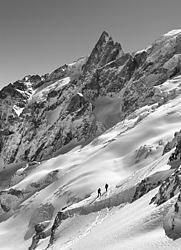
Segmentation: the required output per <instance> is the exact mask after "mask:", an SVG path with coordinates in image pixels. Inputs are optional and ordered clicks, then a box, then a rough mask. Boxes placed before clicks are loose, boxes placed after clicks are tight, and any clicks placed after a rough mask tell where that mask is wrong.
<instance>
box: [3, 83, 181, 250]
mask: <svg viewBox="0 0 181 250" xmlns="http://www.w3.org/2000/svg"><path fill="white" fill-rule="evenodd" d="M175 80H176V79H175ZM65 82H66V83H68V78H67V79H66V80H65V79H64V80H63V83H65ZM55 84H57V83H55ZM169 84H170V85H169ZM57 85H58V84H57ZM60 85H61V83H60ZM174 86H175V88H176V89H178V88H179V84H177V82H176V84H175V85H174ZM49 87H50V86H48V87H47V88H49ZM57 87H59V86H57ZM159 88H160V89H161V90H162V91H166V92H167V91H170V89H172V88H173V81H168V82H166V83H165V85H164V84H163V85H162V86H159ZM47 91H48V89H47ZM176 92H177V91H176ZM37 94H38V93H37ZM177 94H178V95H176V98H174V99H172V100H170V101H169V102H167V103H166V104H164V105H162V106H159V105H157V104H154V105H151V106H145V107H142V108H140V109H138V110H137V111H136V112H134V113H133V114H131V115H130V116H129V117H128V118H127V119H126V120H124V121H122V122H120V123H118V124H117V125H115V126H114V127H113V128H111V129H109V130H107V131H106V132H105V133H104V134H102V135H101V136H99V137H98V138H96V139H95V140H93V141H92V142H91V143H90V144H88V145H87V146H85V147H82V148H81V147H80V146H79V147H76V148H74V149H73V150H71V151H69V152H68V153H66V154H64V155H60V156H58V157H56V158H52V159H50V160H48V161H45V162H42V163H41V164H37V165H36V166H35V167H28V166H26V168H22V167H21V168H20V170H19V171H17V172H16V174H15V175H14V186H12V187H11V188H16V189H20V190H23V191H24V193H27V194H31V195H30V197H29V198H28V199H26V200H25V201H24V202H23V203H22V204H21V205H20V206H19V207H18V209H17V210H16V212H15V215H14V216H12V217H10V218H9V219H8V220H6V221H3V222H1V223H0V249H1V250H14V249H18V250H25V249H28V247H29V246H30V245H31V237H32V235H33V233H34V231H33V226H34V224H36V223H38V222H42V221H47V220H49V219H50V220H52V221H53V219H54V218H55V216H56V213H57V212H58V211H59V210H61V209H62V208H63V207H65V206H68V207H67V208H66V209H65V210H64V211H65V212H67V213H70V215H73V216H71V217H70V218H68V219H66V220H65V221H63V222H62V224H61V225H60V226H59V228H58V230H57V231H56V235H55V236H56V238H55V242H54V245H53V246H52V247H50V248H49V249H52V250H66V249H67V250H69V249H72V250H81V249H84V250H85V249H86V250H89V249H90V250H92V249H96V250H102V249H105V250H112V249H113V250H114V249H115V250H118V249H119V250H128V249H129V250H162V249H163V250H179V249H181V239H178V240H176V241H172V240H171V239H169V238H168V237H167V236H166V235H165V233H164V230H163V227H162V223H163V216H165V214H166V213H167V211H168V209H169V208H171V206H172V205H173V204H174V202H175V200H176V198H175V197H173V198H172V199H170V200H168V201H167V202H165V203H164V204H162V205H161V206H158V207H156V206H155V205H154V204H152V205H149V202H150V200H151V198H152V197H153V196H154V195H155V194H156V193H157V192H158V188H156V189H153V190H152V191H150V192H149V193H147V194H146V195H144V196H143V197H141V198H139V199H138V200H136V201H135V202H133V203H130V204H129V203H128V202H129V201H131V199H132V197H133V194H134V191H135V189H134V187H135V185H136V184H138V183H139V182H140V181H141V180H142V179H144V178H145V177H147V176H149V175H153V174H155V175H154V176H152V179H154V178H156V177H155V176H157V177H158V175H156V173H157V172H159V174H160V173H161V172H160V171H163V170H168V169H169V166H168V165H167V162H168V158H169V156H170V152H169V153H167V154H165V155H164V156H162V152H163V148H164V145H165V144H166V143H167V141H168V140H171V139H172V138H173V134H174V133H175V132H176V131H179V130H180V121H181V102H180V92H179V91H178V92H177ZM42 95H43V93H42ZM104 101H106V103H107V102H109V101H110V100H104ZM99 105H101V103H99ZM57 112H58V111H57ZM97 115H99V112H98V111H97ZM105 115H107V114H106V111H105ZM51 119H55V117H53V118H50V122H51ZM101 119H105V118H104V117H103V116H102V117H101ZM54 170H57V176H56V178H54V179H53V178H52V177H51V175H50V174H51V173H52V171H54ZM19 176H21V178H20V177H19ZM16 177H17V179H16ZM32 183H33V184H34V185H32ZM105 183H108V184H109V192H108V193H105V191H104V185H105ZM35 184H36V185H35ZM36 186H38V187H40V188H39V189H38V190H37V189H36ZM41 187H42V188H41ZM99 187H101V189H102V196H101V198H97V188H99ZM10 202H14V201H10ZM47 204H52V206H53V207H54V211H53V214H52V213H50V211H49V210H45V211H44V210H43V209H45V207H46V206H47ZM42 211H44V212H42ZM81 211H85V214H81V213H82V212H81ZM48 241H49V237H48V238H46V239H44V240H41V241H40V242H39V245H38V247H37V249H38V250H44V249H46V247H47V245H48Z"/></svg>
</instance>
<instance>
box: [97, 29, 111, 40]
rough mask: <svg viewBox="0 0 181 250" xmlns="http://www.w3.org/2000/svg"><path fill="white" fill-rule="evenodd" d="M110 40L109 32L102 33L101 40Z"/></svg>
mask: <svg viewBox="0 0 181 250" xmlns="http://www.w3.org/2000/svg"><path fill="white" fill-rule="evenodd" d="M109 38H110V35H109V34H108V33H107V31H105V30H104V31H103V32H102V34H101V36H100V38H99V40H103V39H104V40H108V39H109Z"/></svg>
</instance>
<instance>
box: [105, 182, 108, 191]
mask: <svg viewBox="0 0 181 250" xmlns="http://www.w3.org/2000/svg"><path fill="white" fill-rule="evenodd" d="M105 189H106V193H107V190H108V184H107V183H106V185H105Z"/></svg>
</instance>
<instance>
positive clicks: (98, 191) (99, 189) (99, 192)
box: [97, 188, 101, 198]
mask: <svg viewBox="0 0 181 250" xmlns="http://www.w3.org/2000/svg"><path fill="white" fill-rule="evenodd" d="M97 193H98V196H97V198H98V197H99V196H100V197H101V188H98V190H97Z"/></svg>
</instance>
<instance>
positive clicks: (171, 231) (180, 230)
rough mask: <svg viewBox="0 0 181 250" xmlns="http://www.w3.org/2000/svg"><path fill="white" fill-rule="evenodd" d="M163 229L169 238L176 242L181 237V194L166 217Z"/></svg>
mask: <svg viewBox="0 0 181 250" xmlns="http://www.w3.org/2000/svg"><path fill="white" fill-rule="evenodd" d="M163 228H164V230H165V233H166V235H167V236H168V237H169V238H171V239H173V240H176V239H178V238H180V237H181V194H179V196H178V199H177V201H176V202H175V204H174V205H173V206H172V207H171V209H170V210H169V211H168V213H167V214H166V216H165V217H164V220H163Z"/></svg>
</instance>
